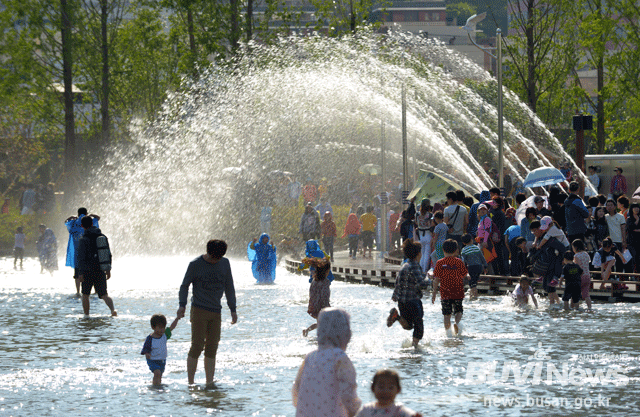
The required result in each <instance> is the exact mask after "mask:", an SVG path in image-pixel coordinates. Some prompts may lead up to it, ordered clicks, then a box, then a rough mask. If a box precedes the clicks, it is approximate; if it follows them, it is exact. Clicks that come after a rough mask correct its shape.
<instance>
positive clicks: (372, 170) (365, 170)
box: [358, 164, 382, 175]
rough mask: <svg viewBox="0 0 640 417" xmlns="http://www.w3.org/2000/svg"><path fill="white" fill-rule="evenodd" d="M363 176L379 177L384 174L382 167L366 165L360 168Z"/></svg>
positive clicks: (359, 170)
mask: <svg viewBox="0 0 640 417" xmlns="http://www.w3.org/2000/svg"><path fill="white" fill-rule="evenodd" d="M358 172H360V173H361V174H369V175H378V174H380V173H381V172H382V167H381V166H380V165H376V164H364V165H362V166H361V167H360V168H358Z"/></svg>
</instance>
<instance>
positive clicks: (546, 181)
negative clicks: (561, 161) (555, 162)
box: [524, 167, 567, 188]
mask: <svg viewBox="0 0 640 417" xmlns="http://www.w3.org/2000/svg"><path fill="white" fill-rule="evenodd" d="M566 180H567V179H566V178H565V176H564V174H562V172H560V170H559V169H558V168H553V167H542V168H536V169H534V170H533V171H531V172H529V173H528V174H527V178H525V179H524V186H525V187H529V188H533V187H544V186H545V185H553V184H557V183H559V182H562V181H566Z"/></svg>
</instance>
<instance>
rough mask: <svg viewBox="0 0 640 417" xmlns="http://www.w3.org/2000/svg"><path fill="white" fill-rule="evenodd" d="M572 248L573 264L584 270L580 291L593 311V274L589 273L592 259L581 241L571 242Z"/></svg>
mask: <svg viewBox="0 0 640 417" xmlns="http://www.w3.org/2000/svg"><path fill="white" fill-rule="evenodd" d="M571 248H572V249H573V262H574V263H575V264H576V265H578V266H579V267H580V268H582V276H581V277H580V291H581V295H582V299H583V300H584V301H585V302H586V303H587V308H588V309H589V311H591V295H590V294H589V292H590V290H591V273H590V272H589V263H590V262H591V258H590V257H589V254H588V253H587V251H586V250H585V244H584V242H583V241H582V240H580V239H575V240H574V241H573V242H571Z"/></svg>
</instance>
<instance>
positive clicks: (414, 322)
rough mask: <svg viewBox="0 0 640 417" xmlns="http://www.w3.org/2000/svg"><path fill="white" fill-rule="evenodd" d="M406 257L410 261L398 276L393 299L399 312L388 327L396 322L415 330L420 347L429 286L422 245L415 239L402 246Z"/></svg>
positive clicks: (388, 321) (392, 314) (414, 338)
mask: <svg viewBox="0 0 640 417" xmlns="http://www.w3.org/2000/svg"><path fill="white" fill-rule="evenodd" d="M402 250H403V252H404V257H405V258H407V259H409V261H408V262H405V263H404V265H402V268H401V269H400V271H399V272H398V275H397V276H396V285H395V289H394V290H393V295H392V296H391V299H392V300H393V301H396V302H397V303H398V308H399V309H400V313H399V314H398V310H397V309H396V308H395V307H394V308H392V309H391V312H390V313H389V317H388V318H387V326H388V327H391V326H393V323H395V322H396V321H399V322H400V325H401V326H402V328H403V329H405V330H411V329H413V343H412V344H413V346H414V347H415V346H418V342H420V339H422V336H423V335H424V324H423V322H422V317H423V316H424V311H423V309H422V300H421V298H422V291H420V288H423V287H425V286H426V285H427V283H426V281H425V276H424V274H423V272H422V268H421V267H420V257H421V256H422V245H420V243H418V242H414V241H413V239H407V240H405V241H404V243H403V244H402Z"/></svg>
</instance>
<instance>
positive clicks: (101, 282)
mask: <svg viewBox="0 0 640 417" xmlns="http://www.w3.org/2000/svg"><path fill="white" fill-rule="evenodd" d="M80 222H81V226H82V228H83V229H84V234H83V235H82V237H81V238H80V241H79V243H78V247H77V252H76V259H77V263H76V265H77V268H78V280H79V281H80V282H81V283H82V309H83V310H84V315H85V317H88V316H89V295H91V289H92V288H95V289H96V293H97V294H98V297H99V298H101V299H102V300H103V301H104V302H105V304H106V305H107V307H109V309H110V310H111V315H112V316H117V315H118V312H117V311H116V310H115V308H114V307H113V300H112V299H111V297H109V295H108V294H107V280H108V279H109V278H111V251H110V250H109V242H108V240H107V237H106V236H105V235H103V234H102V232H101V231H100V229H98V228H97V227H95V226H94V225H93V220H92V219H91V217H88V216H85V217H83V218H82V220H81V221H80Z"/></svg>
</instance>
